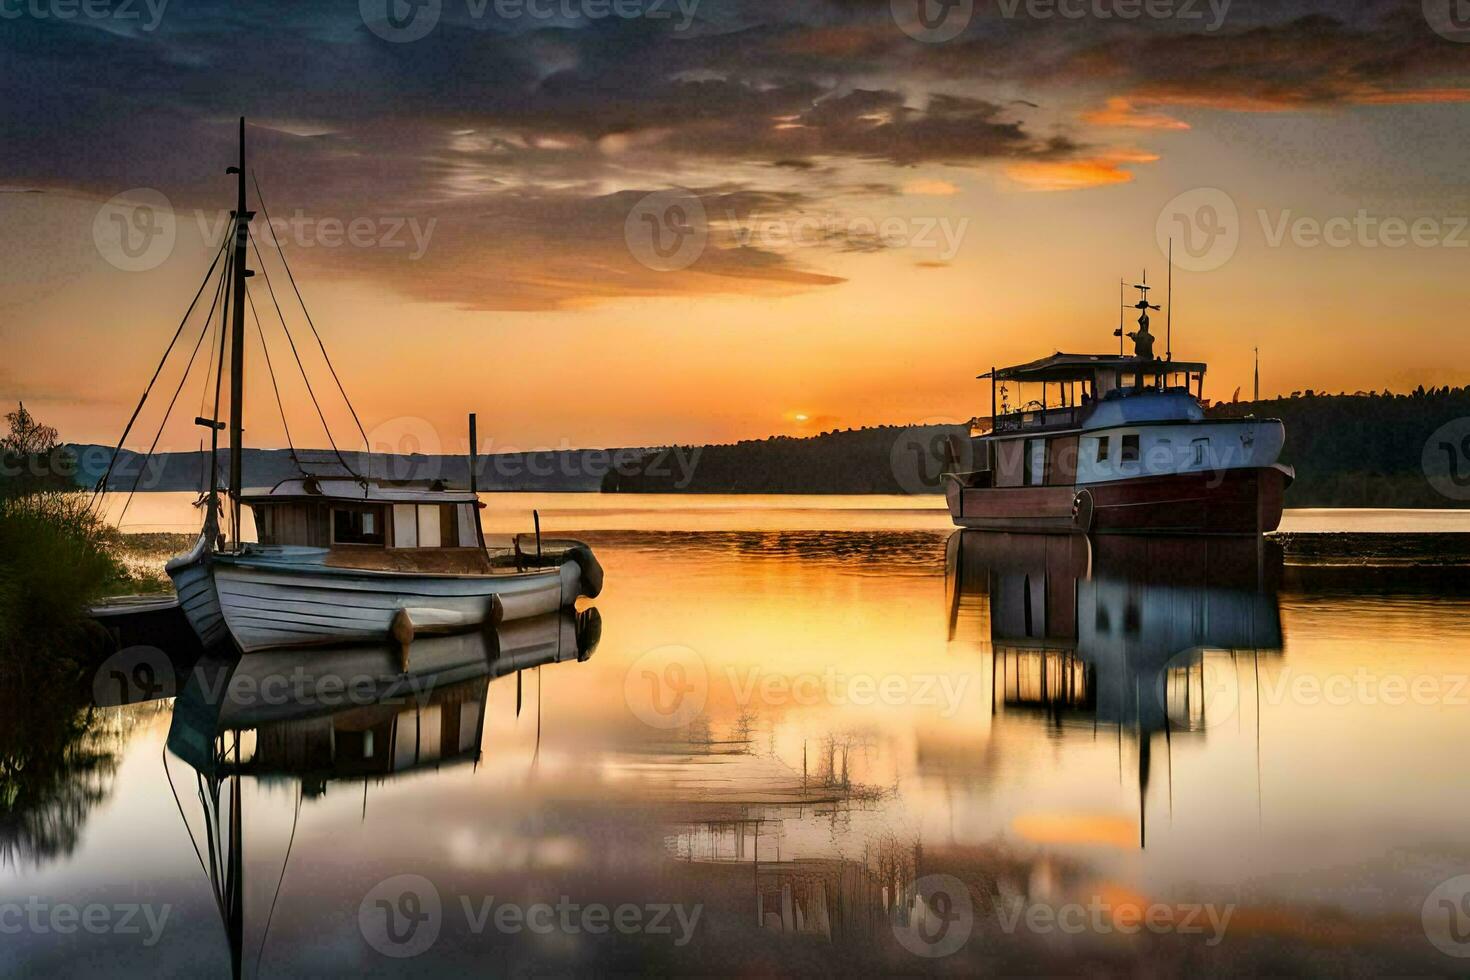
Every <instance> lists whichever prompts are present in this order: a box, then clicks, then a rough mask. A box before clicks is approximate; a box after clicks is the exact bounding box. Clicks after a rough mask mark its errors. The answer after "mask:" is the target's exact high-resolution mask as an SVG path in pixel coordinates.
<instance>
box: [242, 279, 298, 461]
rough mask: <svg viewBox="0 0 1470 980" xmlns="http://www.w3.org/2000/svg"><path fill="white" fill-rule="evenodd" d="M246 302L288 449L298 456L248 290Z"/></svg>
mask: <svg viewBox="0 0 1470 980" xmlns="http://www.w3.org/2000/svg"><path fill="white" fill-rule="evenodd" d="M245 301H246V302H247V303H249V304H250V318H251V319H252V320H254V321H255V332H256V333H257V334H259V335H260V352H261V353H262V354H264V355H265V369H266V372H267V373H268V374H269V375H270V376H271V388H272V389H274V390H275V393H276V409H277V410H278V411H279V412H280V413H281V428H282V429H284V430H285V432H286V448H288V449H290V450H291V455H292V456H293V457H294V456H295V455H296V444H295V443H293V442H292V441H291V425H290V423H288V422H287V421H286V406H285V403H284V402H282V401H281V386H280V385H278V384H276V369H275V367H274V366H273V365H272V364H271V349H270V345H269V344H267V343H266V342H265V330H264V328H262V327H261V325H260V314H259V313H257V312H256V310H255V297H254V296H251V295H250V293H249V291H248V290H247V291H246V293H245Z"/></svg>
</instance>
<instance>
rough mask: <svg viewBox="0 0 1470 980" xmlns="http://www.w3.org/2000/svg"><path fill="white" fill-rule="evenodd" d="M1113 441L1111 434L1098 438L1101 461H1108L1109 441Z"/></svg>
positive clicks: (1099, 460)
mask: <svg viewBox="0 0 1470 980" xmlns="http://www.w3.org/2000/svg"><path fill="white" fill-rule="evenodd" d="M1112 441H1113V440H1112V437H1111V436H1103V437H1101V438H1100V439H1098V440H1097V461H1098V462H1099V463H1106V462H1107V461H1108V443H1110V442H1112Z"/></svg>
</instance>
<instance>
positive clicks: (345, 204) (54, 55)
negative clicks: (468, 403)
mask: <svg viewBox="0 0 1470 980" xmlns="http://www.w3.org/2000/svg"><path fill="white" fill-rule="evenodd" d="M469 10H470V8H469V7H468V6H467V5H466V4H464V3H462V2H456V0H445V3H444V17H443V20H442V21H441V23H439V24H438V26H437V27H436V28H435V29H434V31H433V32H432V33H430V34H429V35H428V36H427V37H425V38H423V39H422V40H420V41H417V42H414V43H406V44H395V43H389V42H387V41H385V40H383V39H381V38H379V37H378V36H376V35H374V34H373V33H372V32H371V31H369V30H368V29H367V27H366V26H365V25H364V24H363V23H362V21H361V19H360V18H359V16H358V12H357V5H356V4H355V3H351V2H346V0H343V2H321V3H297V4H290V5H275V4H271V5H266V4H264V3H259V2H251V3H229V4H226V3H222V2H217V0H215V2H210V0H192V2H190V3H188V4H183V3H177V4H174V5H171V6H170V7H169V8H168V9H167V12H166V14H165V17H164V20H163V22H162V23H161V24H160V25H159V26H158V28H157V29H156V30H153V31H145V30H141V29H139V28H137V26H136V25H106V27H105V29H104V28H103V27H99V25H96V24H92V23H87V22H84V21H65V22H63V21H57V20H54V19H52V20H37V19H34V18H28V17H23V18H20V19H15V20H7V21H4V22H3V23H0V83H3V84H4V86H5V92H6V98H5V99H4V100H3V101H0V184H4V185H6V186H10V187H16V186H23V187H39V188H47V189H63V190H69V191H81V192H84V193H89V194H94V195H98V196H100V197H109V196H111V195H112V194H114V193H116V192H118V191H119V190H123V189H126V188H130V187H136V186H140V185H146V186H153V187H157V188H159V189H161V190H163V191H164V192H165V193H166V194H167V195H168V196H169V197H170V199H171V200H173V201H174V203H175V205H176V206H179V207H190V208H192V207H203V208H211V207H216V206H217V205H218V203H219V202H220V200H221V198H222V197H224V192H225V191H226V190H227V188H226V186H225V180H224V177H223V174H222V173H221V172H220V171H221V167H222V164H223V162H224V161H226V160H228V158H229V157H230V156H231V153H232V143H233V138H234V134H233V124H232V120H233V119H234V118H235V117H236V116H238V115H241V114H244V115H248V116H249V117H250V118H251V119H252V121H253V122H256V123H257V124H258V126H257V128H255V129H254V130H253V131H252V132H253V134H254V135H253V137H252V148H253V153H254V161H255V166H256V167H257V169H258V170H259V171H260V172H261V175H262V177H263V179H264V180H265V181H266V184H267V187H268V189H271V190H272V193H273V195H274V197H275V198H276V200H275V201H274V202H273V207H274V208H276V209H277V210H278V211H286V210H290V209H294V208H305V209H308V210H311V211H314V212H316V213H327V214H337V215H342V216H346V217H350V216H352V215H354V214H368V215H373V214H405V213H406V214H411V215H416V216H420V217H421V218H426V217H428V216H433V217H435V218H437V219H439V229H440V230H439V232H438V235H437V237H436V242H435V246H434V248H433V249H432V251H431V253H430V254H429V255H426V256H425V258H424V259H423V260H422V261H421V262H419V263H418V264H416V265H415V267H414V268H413V270H412V274H411V275H408V274H404V273H403V272H402V271H401V270H397V269H396V267H394V266H392V265H391V264H388V265H384V264H383V263H384V262H386V261H387V260H385V259H381V258H377V257H375V258H374V259H372V260H369V261H368V262H366V263H365V264H366V265H367V266H370V267H373V268H372V269H371V271H370V273H369V274H375V275H381V276H382V277H383V278H384V280H385V281H388V282H391V283H393V284H395V285H397V286H399V288H402V289H404V290H406V291H408V292H411V293H413V294H414V295H421V296H425V297H428V298H435V299H443V300H446V301H450V302H456V303H462V304H464V305H469V306H475V307H484V308H506V307H507V306H508V307H513V308H545V307H549V306H557V305H564V304H567V303H578V302H584V301H585V302H590V301H593V300H595V299H596V298H599V297H604V298H605V297H612V296H623V295H651V294H656V293H658V292H661V291H662V292H667V291H671V290H672V291H689V290H694V291H698V290H700V289H712V288H720V289H726V288H733V287H732V283H734V282H738V281H740V280H745V281H747V282H749V283H750V284H752V288H767V287H771V286H777V287H779V288H807V287H810V286H812V285H815V284H819V283H825V282H830V281H831V279H830V277H823V276H821V275H820V272H814V271H813V270H811V269H809V268H807V267H806V266H805V265H804V264H803V263H804V262H807V261H810V259H807V258H805V256H800V255H792V254H786V253H777V252H764V251H761V250H758V249H757V250H752V249H740V248H736V247H726V246H728V245H729V243H724V244H721V243H718V242H717V243H716V244H715V247H714V248H712V249H711V250H710V254H709V255H708V257H707V258H705V259H702V260H701V263H702V264H697V267H696V268H694V269H691V270H686V271H685V272H684V273H679V274H677V275H663V276H659V275H658V274H654V273H650V272H649V271H648V270H646V269H641V267H640V268H633V267H630V266H628V265H627V264H626V262H624V261H623V260H624V259H625V258H626V249H624V248H622V247H621V243H620V242H619V240H618V239H619V236H620V234H621V231H620V229H621V222H622V221H623V219H624V218H625V217H626V207H628V206H629V204H628V195H634V196H635V197H636V196H637V195H640V194H641V193H642V192H643V191H645V190H649V189H654V188H657V187H660V186H668V185H672V184H690V185H695V186H701V187H705V188H718V189H717V190H711V191H705V192H701V193H702V194H704V193H709V194H716V195H720V196H721V197H722V200H721V201H720V202H719V203H720V206H721V207H724V208H732V207H733V208H737V209H738V208H740V207H751V208H755V209H757V210H759V211H760V212H761V213H778V212H779V211H780V210H781V209H783V208H785V209H795V208H798V207H810V206H812V205H813V204H814V203H817V204H821V205H822V206H824V207H828V208H837V207H841V199H842V198H843V197H844V196H851V195H855V194H856V195H872V196H882V195H891V194H892V193H893V192H894V191H893V185H894V184H897V183H902V177H901V175H899V174H898V173H897V172H896V170H895V168H908V167H913V166H917V165H922V164H936V163H937V164H946V165H952V166H960V167H982V166H986V165H988V164H990V163H993V162H999V163H1001V164H1003V165H1005V166H1006V167H1008V168H1020V169H1022V170H1028V171H1029V172H1037V171H1044V172H1046V173H1051V172H1053V171H1056V170H1065V171H1066V172H1067V173H1069V174H1086V173H1088V172H1090V171H1089V169H1088V168H1089V167H1091V168H1094V169H1095V168H1096V166H1097V161H1098V160H1099V159H1106V158H1107V153H1108V151H1109V149H1110V148H1109V147H1107V146H1105V145H1101V144H1100V143H1099V141H1098V139H1097V137H1096V136H1093V135H1090V134H1093V133H1097V132H1106V131H1107V130H1106V129H1104V128H1101V127H1104V126H1106V125H1130V124H1133V125H1136V126H1137V127H1138V128H1147V127H1149V126H1152V127H1154V128H1160V129H1164V128H1168V126H1169V124H1170V119H1169V118H1168V116H1167V115H1161V114H1158V113H1155V114H1153V115H1147V114H1135V109H1134V105H1135V103H1136V104H1137V105H1139V106H1146V105H1148V104H1151V103H1152V104H1174V105H1207V106H1216V107H1223V108H1240V109H1261V108H1272V109H1281V108H1292V107H1295V106H1300V105H1320V104H1332V103H1342V102H1354V101H1374V100H1377V101H1393V100H1402V101H1414V100H1420V101H1431V100H1432V99H1433V98H1434V97H1435V96H1434V95H1432V94H1430V93H1428V92H1427V91H1426V90H1427V89H1428V88H1430V87H1434V86H1438V87H1440V88H1441V89H1442V91H1441V92H1440V93H1439V96H1438V97H1440V98H1451V97H1454V96H1453V92H1449V93H1448V94H1446V91H1443V90H1448V89H1453V88H1454V87H1455V86H1457V85H1459V84H1461V83H1462V82H1463V79H1464V75H1465V69H1466V67H1467V63H1470V62H1467V59H1470V46H1463V45H1456V44H1452V43H1450V42H1447V41H1445V40H1443V39H1442V38H1440V37H1439V36H1438V35H1436V34H1434V32H1433V31H1432V30H1430V29H1429V27H1428V25H1427V23H1426V22H1425V20H1424V18H1423V15H1422V12H1421V10H1420V4H1419V2H1418V0H1404V2H1389V0H1365V2H1352V3H1328V2H1325V0H1322V2H1306V0H1283V2H1273V3H1267V2H1265V0H1235V2H1234V3H1233V4H1232V5H1231V7H1230V11H1229V16H1228V18H1227V20H1226V22H1225V24H1224V25H1223V26H1222V27H1221V29H1220V30H1218V31H1213V32H1208V31H1203V30H1201V29H1200V28H1199V26H1198V25H1195V24H1189V23H1183V22H1167V21H1166V22H1150V21H1127V22H1124V21H1117V20H1114V21H1097V20H1088V21H1085V22H1072V21H1066V20H1058V19H1052V20H1038V19H1029V18H1026V17H1018V18H1013V19H1008V18H1006V17H1004V16H1003V14H1002V11H1001V8H1000V6H999V5H998V4H989V3H982V4H978V5H977V12H976V15H975V18H974V20H973V22H972V23H971V24H970V25H969V28H968V29H967V30H966V31H965V32H964V33H963V34H962V35H961V36H960V37H958V38H956V39H954V40H953V41H951V42H948V43H944V44H924V43H921V42H918V41H915V40H913V39H912V38H910V37H908V36H907V35H905V34H903V32H902V31H900V30H899V29H898V28H897V27H896V25H895V24H894V22H893V20H892V17H891V14H890V12H889V4H888V3H887V2H886V0H881V2H880V0H852V2H839V0H826V2H814V3H803V4H792V3H789V2H776V0H738V2H736V0H720V2H716V0H702V2H701V3H700V5H699V8H698V15H697V18H696V20H695V21H694V22H693V23H692V24H691V25H690V26H689V28H688V30H684V31H680V30H677V29H676V24H675V22H674V21H651V20H646V19H642V20H626V19H621V18H616V17H612V18H606V19H601V20H596V21H573V22H565V23H553V24H547V23H545V22H538V21H528V20H525V19H521V20H515V21H506V20H502V19H497V18H496V17H495V16H494V13H493V12H494V10H495V7H494V5H493V4H490V5H489V7H488V10H489V11H490V12H491V13H490V15H489V16H486V17H483V18H473V17H471V16H470V15H469ZM1416 92H1418V93H1420V94H1415V93H1416ZM982 93H984V94H982ZM1108 99H1111V100H1114V101H1113V102H1112V104H1111V106H1110V108H1109V110H1108V111H1107V112H1105V113H1099V112H1094V113H1093V114H1092V115H1090V116H1077V118H1076V121H1075V122H1071V123H1069V124H1067V125H1065V126H1063V127H1062V128H1056V124H1055V122H1052V123H1047V124H1045V125H1041V124H1038V123H1037V121H1036V120H1037V118H1038V117H1046V118H1050V119H1052V120H1055V119H1057V118H1059V117H1058V107H1059V106H1071V107H1072V108H1071V109H1069V110H1066V111H1064V112H1063V113H1062V115H1061V118H1064V119H1070V118H1073V116H1071V115H1068V114H1067V113H1068V112H1070V113H1073V114H1077V113H1080V111H1081V109H1083V108H1086V107H1090V106H1091V107H1095V106H1099V105H1102V104H1103V102H1104V100H1108ZM1128 100H1132V101H1128ZM1048 114H1050V115H1048ZM885 169H887V170H894V171H895V172H894V173H893V174H891V178H890V177H885V175H884V170H885ZM1114 170H1115V171H1116V167H1115V168H1114ZM1114 176H1115V177H1116V178H1117V179H1127V174H1126V173H1115V174H1114ZM885 179H891V180H892V183H885V182H884V181H885ZM1092 179H1093V178H1087V177H1084V178H1078V184H1077V185H1078V186H1085V185H1086V184H1087V183H1088V182H1089V180H1092ZM722 185H728V186H722ZM1069 186H1070V185H1069ZM634 189H636V190H634ZM620 208H621V209H623V210H622V213H621V214H620V213H619V209H620ZM517 241H519V242H521V243H523V245H522V246H521V247H519V248H517V247H516V245H515V242H517ZM836 247H842V246H836ZM620 252H621V254H620ZM358 258H360V256H358ZM338 259H339V257H338V256H327V257H324V258H322V259H320V261H323V262H325V263H326V264H328V265H334V264H336V263H337V261H338ZM497 263H503V265H502V268H503V269H507V270H510V271H511V272H514V273H516V274H518V275H521V274H523V275H525V276H526V277H527V279H526V281H525V282H519V283H516V284H514V285H512V284H510V283H509V278H510V275H509V272H507V273H505V274H501V275H491V274H489V273H487V272H485V271H484V270H486V269H489V268H491V267H492V266H495V265H496V264H497ZM578 263H583V264H582V265H580V266H579V265H578ZM635 264H636V263H635ZM380 265H381V266H382V267H381V268H378V266H380ZM343 271H344V272H345V271H346V267H345V266H343ZM674 280H679V283H678V284H677V285H672V284H671V283H673V281H674Z"/></svg>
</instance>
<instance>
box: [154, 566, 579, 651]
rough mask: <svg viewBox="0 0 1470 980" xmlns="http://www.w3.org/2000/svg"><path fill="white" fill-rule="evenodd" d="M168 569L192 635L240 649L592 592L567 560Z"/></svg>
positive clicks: (362, 637) (442, 623)
mask: <svg viewBox="0 0 1470 980" xmlns="http://www.w3.org/2000/svg"><path fill="white" fill-rule="evenodd" d="M200 550H201V549H197V548H196V551H200ZM168 573H169V576H170V577H171V578H172V579H173V581H174V585H175V588H176V589H178V592H179V599H180V605H181V606H182V607H183V610H184V614H185V616H187V617H188V619H189V622H190V625H192V626H193V627H194V630H195V632H196V633H198V634H199V637H200V639H201V640H203V641H204V642H205V643H206V644H207V645H208V644H213V643H216V642H218V641H220V640H223V639H224V637H225V635H226V634H228V635H229V636H230V637H232V638H233V639H234V641H235V643H236V645H237V646H238V647H239V648H240V650H241V651H243V652H245V653H251V652H254V651H258V650H265V649H271V648H279V647H300V646H316V645H324V644H337V643H357V642H366V641H382V640H384V639H386V638H388V637H389V636H390V635H391V629H392V624H393V620H394V617H395V616H396V615H397V614H398V612H399V610H403V611H405V612H406V613H407V614H408V617H409V620H410V621H411V622H412V624H413V628H414V632H415V634H436V633H453V632H456V631H462V630H467V629H473V628H476V627H479V626H482V625H484V624H487V623H491V622H493V621H494V620H495V618H496V615H497V614H496V606H497V605H498V606H499V614H498V615H499V619H500V620H501V621H511V620H519V619H528V618H530V617H533V616H539V615H543V614H545V613H551V612H556V611H557V610H559V609H562V608H565V607H567V606H570V605H572V604H573V603H574V602H575V601H576V600H577V598H578V597H579V596H581V595H583V594H593V593H595V587H592V586H591V583H586V582H584V581H583V579H584V575H583V572H582V567H581V565H579V563H578V562H577V561H576V560H574V559H572V558H568V559H567V560H565V561H563V562H562V563H561V564H560V565H558V566H556V567H553V568H545V569H537V570H533V571H526V572H512V573H506V574H492V575H465V576H457V575H431V574H422V575H420V574H412V573H402V572H375V571H365V570H359V569H345V568H337V567H333V566H326V565H322V564H320V563H312V562H305V561H291V560H281V559H280V558H278V557H275V556H270V555H265V556H260V555H250V554H246V555H244V556H236V555H220V554H195V552H191V553H190V554H189V555H188V556H184V557H183V558H181V559H176V560H175V561H174V562H171V563H170V564H169V568H168ZM497 600H498V603H497Z"/></svg>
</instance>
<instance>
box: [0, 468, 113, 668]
mask: <svg viewBox="0 0 1470 980" xmlns="http://www.w3.org/2000/svg"><path fill="white" fill-rule="evenodd" d="M90 504H91V501H90V497H89V496H88V495H87V494H85V493H81V492H76V491H43V492H38V493H29V494H23V495H13V496H0V667H3V668H4V670H5V673H6V674H8V675H10V676H9V678H8V679H10V680H15V679H16V677H15V673H14V672H15V671H17V670H18V671H20V672H22V673H28V672H29V671H28V666H29V665H31V664H33V663H34V664H35V665H36V666H38V667H42V666H44V667H46V668H47V669H54V668H55V667H57V666H62V665H64V664H65V663H66V662H67V661H73V662H74V661H75V659H76V653H77V652H78V651H79V650H81V649H83V648H86V647H87V646H89V642H88V641H89V640H90V639H91V636H92V633H93V631H94V629H95V627H93V626H92V624H91V622H90V620H89V619H88V618H87V615H86V611H87V606H88V605H89V604H90V603H92V602H95V601H96V600H97V599H99V598H101V597H102V596H104V595H107V594H108V593H109V592H118V591H126V590H127V589H128V587H129V586H130V585H131V584H132V583H133V578H132V576H131V575H130V574H129V572H128V570H127V568H126V567H125V565H124V564H123V562H122V561H121V560H120V559H119V558H118V556H117V550H118V544H119V542H118V537H119V536H118V533H117V531H116V530H115V529H114V528H112V527H110V526H109V525H108V524H107V523H106V522H104V521H103V520H102V519H101V518H100V517H99V516H98V515H97V514H96V513H95V511H94V510H93V509H92V507H91V506H90Z"/></svg>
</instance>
